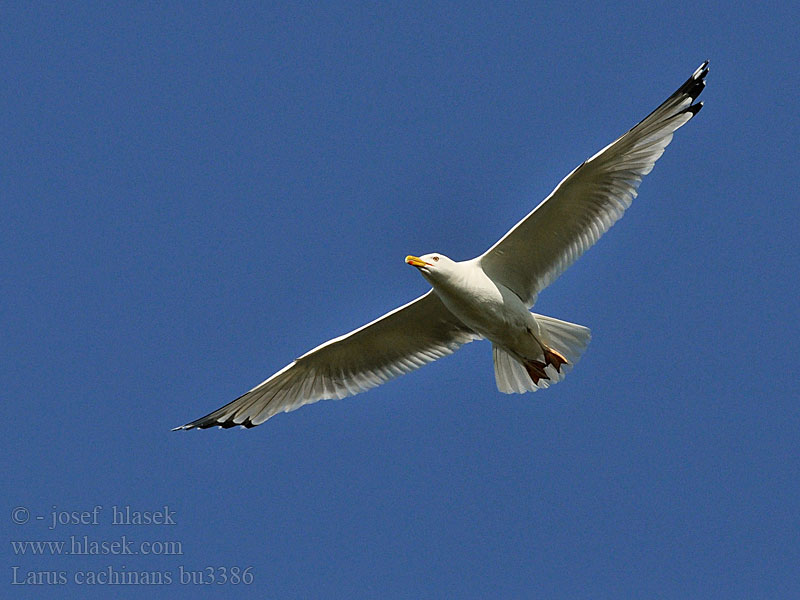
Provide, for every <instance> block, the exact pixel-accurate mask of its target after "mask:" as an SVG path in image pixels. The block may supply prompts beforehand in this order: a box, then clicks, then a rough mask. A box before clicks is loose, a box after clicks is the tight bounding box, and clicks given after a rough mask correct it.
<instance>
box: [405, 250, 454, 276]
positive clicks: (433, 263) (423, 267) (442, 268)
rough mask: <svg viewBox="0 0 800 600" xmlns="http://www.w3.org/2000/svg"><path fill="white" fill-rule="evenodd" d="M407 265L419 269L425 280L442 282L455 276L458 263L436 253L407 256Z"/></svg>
mask: <svg viewBox="0 0 800 600" xmlns="http://www.w3.org/2000/svg"><path fill="white" fill-rule="evenodd" d="M406 264H409V265H411V266H412V267H417V269H419V272H420V273H422V275H423V277H425V279H428V280H433V281H441V280H442V279H447V278H448V276H450V275H452V274H453V272H454V271H455V270H456V265H457V264H458V263H456V262H455V261H454V260H451V259H449V258H447V257H446V256H445V255H444V254H442V253H440V252H434V253H432V254H425V255H423V256H406Z"/></svg>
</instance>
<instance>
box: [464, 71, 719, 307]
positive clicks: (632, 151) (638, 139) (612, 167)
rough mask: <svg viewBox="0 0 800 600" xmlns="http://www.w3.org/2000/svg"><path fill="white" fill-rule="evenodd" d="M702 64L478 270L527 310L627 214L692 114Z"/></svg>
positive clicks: (696, 107) (702, 75) (552, 197)
mask: <svg viewBox="0 0 800 600" xmlns="http://www.w3.org/2000/svg"><path fill="white" fill-rule="evenodd" d="M707 74H708V61H706V62H704V63H703V64H702V65H700V67H699V68H698V69H697V70H696V71H695V72H694V74H692V76H691V77H690V78H689V79H688V80H687V81H686V83H684V84H683V85H682V86H681V87H679V88H678V90H677V91H676V92H675V93H674V94H672V95H671V96H670V97H669V98H667V100H666V101H665V102H664V103H663V104H661V106H659V107H658V108H657V109H655V110H654V111H653V112H652V113H650V114H649V115H648V116H647V117H646V118H645V119H644V120H643V121H642V122H641V123H639V124H638V125H636V127H634V128H633V129H631V130H630V131H628V132H627V133H626V134H625V135H623V136H622V137H620V138H619V139H618V140H616V141H615V142H613V143H612V144H610V145H608V146H606V147H605V148H603V149H602V150H600V152H598V153H597V154H595V155H594V156H592V157H591V158H590V159H589V160H587V161H586V162H584V163H583V164H582V165H580V166H579V167H578V168H577V169H575V170H574V171H572V173H570V174H569V175H567V176H566V177H565V178H564V180H563V181H562V182H561V183H559V184H558V186H557V187H556V189H555V190H553V192H552V193H551V194H550V195H549V196H548V197H547V198H545V200H544V201H543V202H542V203H541V204H539V206H537V207H536V208H535V209H533V211H532V212H531V213H529V214H528V215H527V216H526V217H525V218H524V219H523V220H522V221H520V222H519V223H517V224H516V225H515V226H514V227H513V228H512V229H511V231H509V232H508V233H507V234H506V235H505V236H503V238H502V239H500V241H498V242H497V243H496V244H495V245H494V246H492V247H491V248H490V249H489V250H487V251H486V252H485V253H484V254H483V255H481V256H480V257H479V261H480V264H481V267H482V268H483V270H484V272H485V273H486V274H487V275H488V276H489V277H491V278H492V279H493V280H494V281H496V282H498V283H502V284H503V285H505V286H506V287H508V288H510V289H511V290H513V291H514V292H515V293H516V294H517V295H518V296H519V297H520V298H522V299H523V300H526V301H527V302H528V305H529V306H530V305H532V304H533V303H534V301H535V300H536V295H537V294H538V293H539V292H540V291H541V290H543V289H544V288H545V287H547V286H548V285H549V284H550V283H552V282H553V281H554V280H555V279H556V278H557V277H558V276H559V275H560V274H561V273H563V272H564V271H565V270H566V269H567V267H569V266H570V265H571V264H572V263H573V262H574V261H575V260H576V259H577V258H578V257H579V256H580V255H581V254H583V253H584V252H585V251H586V250H588V249H589V248H590V247H591V246H592V245H593V244H594V243H595V242H596V241H597V240H598V239H599V238H600V236H601V235H603V233H605V232H606V231H607V230H608V228H609V227H611V226H612V225H613V224H614V223H615V222H616V221H617V219H619V218H620V217H621V216H622V214H623V212H624V211H625V209H626V208H628V207H629V206H630V204H631V202H632V201H633V199H634V198H635V197H636V195H637V193H638V192H637V190H638V188H639V184H640V183H641V181H642V177H644V176H645V175H647V174H648V173H649V172H650V171H651V170H652V169H653V165H654V164H655V162H656V160H658V158H659V157H660V156H661V155H662V154H663V153H664V148H666V147H667V144H669V143H670V141H672V134H673V133H674V132H675V130H676V129H678V128H679V127H681V126H683V125H685V124H686V123H687V122H688V121H689V119H691V118H692V117H693V116H694V115H696V114H697V113H698V111H699V110H700V108H701V107H702V106H703V105H702V103H698V104H692V103H693V102H694V100H695V99H696V98H697V96H698V95H700V92H702V91H703V88H704V87H705V77H706V75H707Z"/></svg>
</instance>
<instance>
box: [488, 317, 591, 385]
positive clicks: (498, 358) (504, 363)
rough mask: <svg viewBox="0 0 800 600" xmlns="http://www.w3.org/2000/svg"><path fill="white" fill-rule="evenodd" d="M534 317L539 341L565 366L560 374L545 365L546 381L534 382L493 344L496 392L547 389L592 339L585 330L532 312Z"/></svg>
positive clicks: (505, 353) (512, 359)
mask: <svg viewBox="0 0 800 600" xmlns="http://www.w3.org/2000/svg"><path fill="white" fill-rule="evenodd" d="M534 317H535V318H536V321H537V322H538V323H539V325H540V326H541V329H542V338H543V339H542V342H544V343H545V344H547V345H548V346H550V347H551V348H553V349H555V350H558V352H560V353H561V354H562V355H563V356H564V357H565V358H566V359H567V360H568V361H569V363H567V364H564V365H562V366H561V370H560V371H556V369H555V367H553V366H552V365H547V367H546V368H545V372H546V373H547V376H548V377H549V379H544V378H542V379H539V381H538V383H534V382H533V380H532V379H531V377H530V375H528V372H527V370H526V369H525V367H524V366H523V364H522V363H521V362H519V360H518V359H517V358H516V357H514V356H512V355H511V354H509V353H508V352H506V351H505V350H504V349H503V348H500V347H498V346H494V345H493V346H492V350H493V357H494V377H495V381H496V382H497V389H498V390H500V391H501V392H503V393H504V394H524V393H525V392H535V391H536V390H537V389H541V388H547V387H550V386H551V385H553V384H554V383H558V382H559V381H561V380H562V379H564V377H565V376H566V374H567V372H569V371H570V370H571V369H572V367H573V366H574V365H575V364H576V363H577V362H578V361H579V360H580V358H581V355H582V354H583V352H584V350H586V347H587V346H588V345H589V340H590V339H591V337H592V336H591V331H590V330H589V328H588V327H584V326H583V325H576V324H575V323H569V322H567V321H561V320H559V319H553V318H552V317H546V316H544V315H538V314H536V313H534Z"/></svg>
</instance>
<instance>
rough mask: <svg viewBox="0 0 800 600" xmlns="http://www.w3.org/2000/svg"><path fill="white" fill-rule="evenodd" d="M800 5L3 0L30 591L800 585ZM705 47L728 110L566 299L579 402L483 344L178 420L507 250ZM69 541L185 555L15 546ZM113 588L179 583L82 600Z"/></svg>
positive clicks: (15, 453)
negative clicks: (55, 516)
mask: <svg viewBox="0 0 800 600" xmlns="http://www.w3.org/2000/svg"><path fill="white" fill-rule="evenodd" d="M790 4H791V3H780V5H782V6H783V7H784V8H783V9H776V8H774V6H775V5H774V4H772V5H769V6H765V5H755V4H754V5H752V6H751V5H748V4H746V3H745V4H743V5H740V6H738V7H737V8H736V9H733V7H732V5H730V4H729V3H719V4H713V3H703V2H700V3H696V2H695V3H690V4H689V5H686V7H685V8H680V7H677V6H676V5H675V3H673V2H669V3H641V2H631V3H613V4H609V5H600V4H597V5H592V4H586V3H584V2H581V3H575V4H564V3H559V4H552V5H550V6H548V7H545V6H542V5H537V4H528V3H515V4H508V3H505V4H503V5H502V6H499V5H497V4H496V3H486V4H472V5H469V6H467V5H464V4H462V3H453V4H444V3H436V5H435V6H431V5H423V4H410V3H397V4H384V3H377V4H360V3H359V4H351V5H350V6H348V7H340V6H336V7H334V6H333V5H328V6H327V7H325V8H320V7H319V6H317V5H316V3H313V4H309V5H305V6H295V7H293V8H263V7H260V6H258V5H256V6H254V5H250V4H244V3H242V4H236V5H232V6H230V5H228V6H225V7H216V6H211V5H199V6H197V5H194V4H192V5H189V4H187V3H180V4H175V3H172V4H170V5H168V6H166V7H165V6H164V5H163V4H162V3H151V4H136V5H135V6H131V5H129V4H123V5H113V6H112V5H107V4H105V3H94V4H92V5H86V4H81V5H80V6H77V7H76V6H67V5H61V4H56V5H53V4H49V5H41V4H40V5H35V6H29V5H28V4H27V3H22V2H18V3H7V4H6V5H5V6H4V8H3V18H2V25H0V28H2V38H0V44H1V45H2V48H1V50H2V52H0V63H1V64H0V67H1V68H0V71H2V80H3V85H2V88H0V95H1V96H0V100H2V116H1V117H0V127H2V130H1V131H0V137H1V139H2V147H3V152H2V160H1V161H0V200H1V202H2V211H1V212H0V214H2V217H1V218H2V232H3V233H2V237H1V238H0V244H1V245H2V247H1V248H0V249H1V250H2V257H3V260H2V305H1V306H2V362H0V372H2V397H3V407H4V409H5V413H6V418H5V422H6V427H5V430H4V433H3V436H2V442H1V443H2V451H3V455H4V457H5V458H4V461H3V463H4V467H3V481H4V484H3V487H4V492H3V513H2V515H0V521H1V522H2V529H3V533H4V539H5V542H4V546H3V548H4V550H3V553H4V559H5V560H6V567H5V568H4V570H3V572H2V582H3V583H2V586H3V588H2V589H3V592H2V595H3V596H4V597H32V596H33V595H36V596H37V597H42V598H62V597H68V596H69V597H78V596H77V595H76V594H80V595H81V597H85V598H106V597H110V594H113V595H114V597H117V598H162V597H163V598H198V597H206V596H208V594H210V593H211V592H209V591H207V589H210V588H215V587H222V589H216V590H214V591H215V592H216V593H217V594H219V593H223V592H224V593H227V595H232V594H234V593H238V594H239V595H240V597H252V598H275V599H284V598H345V597H347V598H369V597H372V598H423V597H424V598H435V597H450V598H487V597H498V598H522V597H542V598H633V597H638V598H644V597H648V598H655V597H658V598H716V597H718V598H726V599H730V598H789V597H800V579H799V577H800V576H799V575H798V573H800V569H799V568H798V565H800V541H799V539H800V538H799V537H798V527H800V494H799V493H798V492H799V491H800V483H799V482H798V473H800V470H799V469H798V452H799V450H800V409H799V408H798V369H797V359H798V350H799V349H800V348H798V342H797V339H798V335H797V334H798V302H797V289H798V288H797V286H798V267H797V264H798V250H799V245H798V191H797V190H798V187H797V184H798V176H799V175H800V172H799V171H798V150H797V139H798V135H799V134H800V130H799V129H800V128H798V123H799V122H800V121H799V120H798V117H797V109H798V105H797V102H798V89H800V78H799V77H798V70H797V65H798V59H800V53H798V43H797V31H796V27H794V26H793V25H792V24H793V23H797V21H798V18H800V15H799V14H798V10H797V8H796V7H795V8H793V9H789V8H786V7H789V6H790ZM706 58H709V59H711V74H710V75H709V78H708V87H707V89H706V91H705V93H704V94H703V100H704V101H705V104H706V107H705V109H704V110H703V111H702V112H701V113H700V114H699V116H698V117H697V118H696V119H695V120H693V121H692V122H691V123H690V124H689V125H688V126H687V127H685V128H684V129H682V130H681V131H680V132H679V133H678V134H677V135H676V136H675V139H674V141H673V143H672V145H671V146H670V147H669V148H668V149H667V152H666V154H665V155H664V157H663V158H662V159H661V160H660V161H659V163H658V164H657V166H656V168H655V170H654V171H653V173H652V174H650V175H649V176H648V177H647V178H646V179H645V181H644V183H643V184H642V187H641V190H640V192H641V193H640V196H639V198H638V199H637V200H636V201H635V203H634V205H633V207H632V208H631V210H630V211H629V212H628V213H627V214H626V216H625V217H624V219H623V220H622V221H620V222H619V223H618V224H617V225H616V226H615V227H614V228H613V229H612V230H611V231H610V232H609V234H607V235H606V236H605V237H604V238H603V239H602V240H601V241H600V243H599V244H598V245H597V246H596V247H594V248H593V249H592V250H591V251H590V252H589V253H588V254H586V255H585V256H584V257H583V258H582V259H581V260H580V261H578V263H576V264H575V265H574V266H573V267H572V268H571V269H570V270H569V271H568V272H567V273H566V274H565V275H564V276H562V277H561V279H559V280H558V281H557V282H556V283H555V284H554V285H553V286H552V287H551V288H550V289H548V290H547V291H546V292H545V293H544V294H543V295H542V296H541V298H540V302H539V304H538V305H537V310H538V311H539V312H544V313H546V314H551V315H553V316H556V317H560V318H563V319H567V320H570V321H574V322H577V323H582V324H585V325H588V326H590V327H591V328H592V329H593V341H592V344H591V345H590V347H589V350H588V352H587V354H586V355H585V356H584V359H583V361H582V362H581V364H580V365H579V366H578V367H577V368H576V369H575V370H574V371H573V372H572V374H571V375H570V376H569V377H568V378H567V379H566V381H564V382H563V383H561V384H559V385H558V386H556V387H554V388H551V389H549V390H547V391H544V392H539V393H536V394H528V395H524V396H505V395H502V394H500V393H498V392H497V390H496V388H495V383H494V377H493V373H492V364H491V352H490V346H489V345H488V344H487V343H475V344H471V345H469V346H467V347H465V348H464V349H462V350H461V351H460V352H458V353H457V354H456V355H454V356H452V357H450V358H447V359H444V360H442V361H440V362H438V363H436V364H434V365H432V366H428V367H426V368H424V369H422V370H420V371H418V372H416V373H414V374H411V375H408V376H406V377H403V378H401V379H399V380H395V381H393V382H391V383H389V384H387V385H385V386H383V387H381V388H378V389H376V390H373V391H370V392H368V393H366V394H363V395H361V396H357V397H354V398H349V399H346V400H342V401H338V402H334V401H328V402H321V403H319V404H316V405H313V406H310V407H305V408H302V409H300V410H299V411H297V412H294V413H290V414H288V415H283V414H281V415H278V416H276V417H275V418H274V419H272V420H271V421H269V422H267V423H266V424H265V425H263V426H261V427H258V428H256V429H253V430H249V431H241V430H229V431H221V430H209V431H203V432H196V431H194V432H189V433H186V432H180V433H171V432H170V428H171V427H174V426H176V425H180V424H182V423H185V422H186V421H187V420H190V419H192V418H196V417H198V416H201V415H203V414H205V413H206V412H208V411H210V410H212V409H214V408H217V407H218V406H220V405H221V404H223V403H225V402H228V401H229V400H231V399H232V398H234V397H236V396H237V395H239V394H240V393H242V392H243V391H245V390H247V389H249V388H250V387H252V386H253V385H255V384H257V383H258V382H260V381H261V380H263V379H264V378H266V377H267V376H268V375H270V374H271V373H272V372H274V371H275V370H277V369H279V368H280V367H282V366H284V365H285V364H286V363H287V362H289V361H290V360H291V359H292V358H294V357H296V356H298V355H299V354H301V353H303V352H305V351H306V350H308V349H309V348H311V347H313V346H315V345H317V344H318V343H320V342H322V341H324V340H326V339H328V338H330V337H333V336H335V335H338V334H341V333H343V332H346V331H348V330H350V329H352V328H354V327H357V326H359V325H361V324H363V323H364V322H366V321H367V320H370V319H372V318H375V317H377V316H379V315H380V314H382V313H384V312H386V311H387V310H389V309H392V308H394V307H395V306H397V305H399V304H400V303H403V302H406V301H407V300H409V299H411V298H413V297H415V296H417V295H419V294H421V293H422V292H423V291H425V290H426V289H427V285H426V283H425V281H424V280H423V279H422V278H421V277H420V276H419V274H418V273H416V272H415V270H414V269H412V268H410V267H408V266H406V265H404V264H403V257H404V256H405V255H406V254H409V253H424V252H429V251H434V250H436V251H441V252H445V253H446V254H448V255H450V256H452V257H453V258H456V259H465V258H470V257H472V256H474V255H476V254H478V253H480V252H482V251H483V250H485V249H486V248H487V247H488V246H489V245H491V244H492V243H493V242H494V241H495V240H496V239H497V238H499V237H500V236H501V235H502V234H503V233H505V231H506V230H507V229H508V228H509V227H510V226H511V225H513V224H514V223H515V222H516V221H517V220H518V219H519V218H521V217H522V216H523V215H524V214H525V213H527V212H528V211H529V210H530V209H531V208H532V207H533V206H535V205H536V204H537V203H538V202H539V201H540V200H541V199H542V198H543V197H544V196H545V195H546V194H547V193H549V192H550V190H551V189H552V188H553V187H554V186H555V184H556V183H558V181H559V180H560V179H561V178H562V177H563V176H564V175H565V174H566V173H567V172H569V171H570V170H571V169H572V168H574V167H575V166H576V165H577V164H579V163H580V162H581V161H582V160H583V159H585V158H586V157H588V156H589V155H591V154H593V153H594V152H595V151H597V150H598V149H599V148H601V147H602V146H604V145H606V144H607V143H609V142H610V141H611V140H612V139H614V138H615V137H616V136H618V135H619V134H621V133H622V132H624V131H625V130H627V129H628V128H629V127H630V126H632V125H634V124H635V123H636V122H637V121H638V120H639V119H641V118H642V117H644V116H645V115H646V114H647V113H648V112H649V111H650V110H652V109H653V108H654V107H655V106H656V105H658V104H659V103H660V102H661V101H662V100H663V99H664V98H666V97H667V95H669V94H670V93H671V92H672V91H673V90H674V89H675V88H676V87H677V86H678V85H680V84H681V83H682V82H683V81H684V80H685V79H686V78H687V77H688V76H689V75H690V74H691V73H692V71H693V70H694V69H695V68H696V67H697V66H698V64H700V62H701V61H702V60H704V59H706ZM95 505H100V506H102V507H103V510H102V511H101V514H100V517H99V521H98V524H97V525H63V526H59V527H57V528H55V529H54V530H52V531H50V530H48V523H49V519H51V516H50V512H51V511H52V510H53V506H55V507H56V510H57V511H82V510H91V509H92V507H94V506H95ZM114 505H117V506H126V505H127V506H130V507H132V509H134V510H156V509H158V508H159V507H162V506H164V505H168V506H169V508H170V510H174V511H175V520H176V525H174V526H148V527H134V526H112V525H111V523H110V519H111V511H112V507H113V506H114ZM15 507H25V508H26V509H27V510H28V511H29V512H28V514H29V519H30V520H29V521H28V522H27V523H20V524H17V523H14V522H13V519H15V518H16V519H18V520H23V519H21V517H20V515H22V514H24V513H20V512H13V511H14V509H15ZM37 516H42V517H44V519H42V520H37V519H36V517H37ZM70 535H75V536H78V538H79V539H82V536H84V535H87V536H89V539H93V540H97V541H108V542H112V541H114V540H119V539H121V536H122V535H125V536H127V539H129V540H134V541H135V542H136V543H137V544H138V543H139V542H141V541H156V542H157V541H161V540H176V541H180V542H181V543H182V550H183V554H182V555H179V556H144V555H142V554H139V555H129V556H117V555H107V556H31V555H30V551H29V553H28V554H26V555H25V556H21V555H18V554H15V553H14V549H13V547H12V545H11V544H10V543H9V542H10V541H11V540H15V541H25V540H32V541H36V540H39V541H41V540H59V539H62V540H63V539H66V540H69V536H70ZM13 566H18V567H19V568H20V569H19V571H18V573H20V575H19V576H23V577H24V575H25V573H27V571H30V570H55V571H64V572H65V574H66V577H67V578H68V581H69V583H67V584H66V585H62V586H45V588H44V589H33V588H31V587H30V586H29V587H24V586H16V587H13V586H12V585H11V581H12V573H13V571H12V567H13ZM248 566H251V567H252V569H251V571H250V573H251V574H252V575H253V576H254V581H253V582H252V583H251V584H250V585H241V584H240V585H238V586H233V585H225V586H214V585H210V586H205V587H204V586H200V585H181V584H180V581H179V573H180V569H181V568H183V569H184V570H185V571H202V570H204V569H205V568H206V567H226V568H228V569H230V568H232V567H239V568H241V569H244V568H245V567H248ZM109 567H110V568H111V569H112V570H115V571H116V572H120V571H167V572H169V573H170V574H171V577H172V579H173V583H172V584H171V585H165V586H161V587H156V586H152V587H149V586H130V587H122V586H118V587H114V588H110V587H109V586H102V585H96V586H89V585H83V586H78V585H77V584H75V583H74V581H73V579H74V577H75V575H76V573H77V572H86V571H101V572H107V570H108V568H109ZM206 573H207V571H206ZM14 594H16V596H14Z"/></svg>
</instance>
